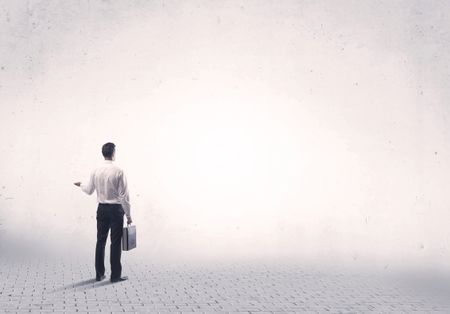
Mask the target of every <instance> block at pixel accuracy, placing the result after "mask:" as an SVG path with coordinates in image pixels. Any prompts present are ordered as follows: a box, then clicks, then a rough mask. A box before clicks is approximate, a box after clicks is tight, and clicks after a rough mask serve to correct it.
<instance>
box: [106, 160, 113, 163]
mask: <svg viewBox="0 0 450 314" xmlns="http://www.w3.org/2000/svg"><path fill="white" fill-rule="evenodd" d="M112 162H113V161H112V160H108V159H105V164H111V163H112Z"/></svg>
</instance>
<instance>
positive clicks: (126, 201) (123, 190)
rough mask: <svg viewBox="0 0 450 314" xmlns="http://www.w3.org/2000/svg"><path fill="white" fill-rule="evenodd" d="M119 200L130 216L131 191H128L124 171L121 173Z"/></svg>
mask: <svg viewBox="0 0 450 314" xmlns="http://www.w3.org/2000/svg"><path fill="white" fill-rule="evenodd" d="M119 200H120V203H121V204H122V207H123V210H124V211H125V215H126V216H127V218H130V217H131V216H130V207H131V206H130V193H129V192H128V183H127V177H126V176H125V173H124V172H123V171H121V172H120V174H119Z"/></svg>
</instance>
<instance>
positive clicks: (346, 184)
mask: <svg viewBox="0 0 450 314" xmlns="http://www.w3.org/2000/svg"><path fill="white" fill-rule="evenodd" d="M449 14H450V4H449V3H448V2H446V1H127V2H123V1H64V2H57V1H1V2H0V67H1V70H0V143H1V144H0V158H1V159H0V160H1V163H0V183H1V186H0V194H1V195H0V219H1V221H0V222H1V223H2V225H1V226H0V230H1V235H2V236H3V237H6V236H8V235H9V236H10V237H14V238H16V239H19V240H20V241H25V240H27V239H42V240H40V241H41V243H45V242H47V243H48V244H49V245H53V244H56V243H59V244H63V245H66V246H67V243H69V244H70V243H73V242H77V243H78V244H79V245H81V246H85V247H87V248H88V250H90V248H91V247H92V248H93V247H94V245H95V243H94V241H95V209H96V199H95V197H94V196H91V197H87V196H86V195H83V193H82V192H80V191H79V189H77V188H76V187H75V186H74V185H73V184H72V183H73V182H75V181H78V180H81V181H86V180H87V178H88V177H89V173H90V171H91V170H92V169H93V168H95V167H96V166H97V165H98V164H99V163H101V162H102V156H101V150H100V149H101V146H102V145H103V144H104V143H105V142H108V141H112V142H114V143H115V144H116V145H117V163H118V164H119V165H120V166H121V167H122V168H123V169H124V170H125V172H126V174H127V176H128V182H129V189H130V193H131V202H132V216H133V219H134V220H135V222H136V224H137V226H138V234H139V239H138V241H140V242H139V245H140V248H141V249H140V251H136V252H138V253H139V254H143V255H148V256H153V257H155V258H163V257H171V258H199V259H207V258H257V259H258V258H266V257H268V258H271V257H276V258H290V259H294V258H300V259H312V260H317V261H330V260H333V261H343V262H345V263H348V264H350V265H356V264H358V263H369V262H370V263H375V264H377V265H380V266H382V267H388V265H392V264H396V263H397V264H419V265H434V266H436V267H437V266H442V267H445V268H447V267H448V265H449V263H448V262H449V261H450V243H449V241H450V229H449V228H448V224H449V221H450V211H449V205H450V196H449V195H450V194H449V193H448V189H449V183H450V178H449V174H450V171H449V170H450V169H449V164H448V160H449V157H450V156H449V154H450V145H449V143H450V127H449V123H448V118H449V113H450V106H449V99H450V97H449V96H450V86H449V84H450V83H449V82H450V81H449V79H448V78H449V77H450V70H449V65H450V55H449V53H448V51H449V49H450V33H449V30H450V16H449ZM19 240H18V241H19ZM138 253H136V254H138Z"/></svg>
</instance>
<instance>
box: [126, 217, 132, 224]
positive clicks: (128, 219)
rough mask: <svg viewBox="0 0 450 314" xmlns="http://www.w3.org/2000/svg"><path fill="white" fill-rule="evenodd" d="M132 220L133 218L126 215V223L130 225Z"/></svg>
mask: <svg viewBox="0 0 450 314" xmlns="http://www.w3.org/2000/svg"><path fill="white" fill-rule="evenodd" d="M132 222H133V220H131V217H127V225H131V223H132Z"/></svg>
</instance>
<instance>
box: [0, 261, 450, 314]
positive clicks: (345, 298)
mask: <svg viewBox="0 0 450 314" xmlns="http://www.w3.org/2000/svg"><path fill="white" fill-rule="evenodd" d="M136 255H137V254H136ZM129 256H132V255H128V256H124V258H123V264H124V265H123V268H124V269H123V272H124V275H128V276H129V280H128V281H126V282H121V283H115V284H111V283H110V282H109V280H107V279H106V280H104V281H102V282H95V281H94V279H93V266H92V256H90V257H85V258H76V259H73V258H65V259H64V258H59V259H53V258H48V259H42V258H30V257H28V258H7V257H5V256H3V257H0V267H1V268H0V277H1V281H0V311H1V312H3V313H29V312H31V313H39V312H40V313H47V312H58V313H63V312H66V313H76V312H83V313H100V312H101V313H103V312H108V313H123V312H126V313H134V312H137V313H145V312H147V313H188V312H201V313H260V314H263V313H413V312H414V313H450V307H449V305H448V304H446V303H445V297H444V298H443V299H441V298H440V295H441V294H439V292H442V295H443V296H445V292H448V290H445V287H446V280H445V278H442V276H438V277H420V276H416V277H411V276H405V275H402V276H392V275H389V276H386V275H384V274H383V273H382V272H381V273H380V272H378V273H369V272H363V271H359V272H355V271H353V272H352V271H348V270H339V269H334V270H331V269H328V270H326V269H321V268H320V267H307V266H302V265H301V264H296V263H293V262H286V263H283V262H228V263H211V264H208V263H203V264H195V263H168V264H164V263H159V264H157V263H154V262H151V261H150V260H146V259H144V258H141V259H139V258H138V257H133V258H130V257H129ZM107 269H109V267H108V264H107ZM427 278H428V279H427ZM427 280H428V282H427ZM439 280H440V281H441V284H440V285H439V284H435V283H438V282H439ZM449 286H450V284H449ZM431 287H432V288H433V289H431Z"/></svg>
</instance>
